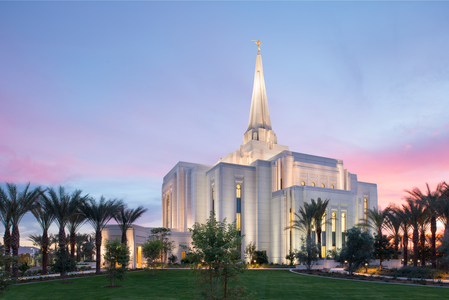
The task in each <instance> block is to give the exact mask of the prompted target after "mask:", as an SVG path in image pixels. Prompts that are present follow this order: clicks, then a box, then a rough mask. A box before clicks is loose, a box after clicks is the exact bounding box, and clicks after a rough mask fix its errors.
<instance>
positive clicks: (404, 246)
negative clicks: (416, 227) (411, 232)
mask: <svg viewBox="0 0 449 300" xmlns="http://www.w3.org/2000/svg"><path fill="white" fill-rule="evenodd" d="M402 246H403V248H404V249H403V250H404V253H403V257H404V267H406V266H407V259H408V257H407V254H408V253H407V251H408V234H407V232H404V235H403V237H402Z"/></svg>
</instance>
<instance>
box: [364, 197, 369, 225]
mask: <svg viewBox="0 0 449 300" xmlns="http://www.w3.org/2000/svg"><path fill="white" fill-rule="evenodd" d="M367 210H368V199H367V198H364V199H363V219H365V223H366V222H368V217H367Z"/></svg>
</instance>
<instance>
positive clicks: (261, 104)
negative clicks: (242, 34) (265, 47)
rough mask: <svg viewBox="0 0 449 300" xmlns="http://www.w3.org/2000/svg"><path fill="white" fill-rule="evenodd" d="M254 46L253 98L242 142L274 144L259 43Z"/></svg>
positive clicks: (275, 141) (274, 139)
mask: <svg viewBox="0 0 449 300" xmlns="http://www.w3.org/2000/svg"><path fill="white" fill-rule="evenodd" d="M256 44H257V46H258V50H259V52H258V53H257V58H256V71H255V74H254V86H253V96H252V99H251V111H250V113H249V122H248V129H247V130H246V132H245V134H244V137H243V142H244V143H246V142H248V141H249V140H260V141H264V142H273V143H275V144H276V143H277V140H276V135H275V134H274V132H273V131H272V129H271V120H270V111H269V110H268V101H267V92H266V89H265V80H264V77H263V68H262V56H261V55H260V44H261V43H260V41H258V42H256ZM259 129H262V130H259ZM249 132H251V133H249Z"/></svg>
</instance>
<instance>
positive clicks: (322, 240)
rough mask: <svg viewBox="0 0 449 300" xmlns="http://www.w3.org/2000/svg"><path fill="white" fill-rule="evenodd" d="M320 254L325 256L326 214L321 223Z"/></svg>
mask: <svg viewBox="0 0 449 300" xmlns="http://www.w3.org/2000/svg"><path fill="white" fill-rule="evenodd" d="M321 256H322V257H326V214H324V215H323V220H322V223H321Z"/></svg>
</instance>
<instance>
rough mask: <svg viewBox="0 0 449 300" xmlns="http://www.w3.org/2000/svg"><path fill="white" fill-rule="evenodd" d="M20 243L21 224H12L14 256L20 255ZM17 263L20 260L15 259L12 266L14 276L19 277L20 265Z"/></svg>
mask: <svg viewBox="0 0 449 300" xmlns="http://www.w3.org/2000/svg"><path fill="white" fill-rule="evenodd" d="M19 244H20V233H19V226H18V225H17V224H15V225H13V226H12V237H11V246H12V255H13V256H14V257H17V256H19ZM17 263H18V261H17V260H16V259H14V262H13V266H12V276H13V277H14V278H16V279H17V278H19V267H18V265H17Z"/></svg>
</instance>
